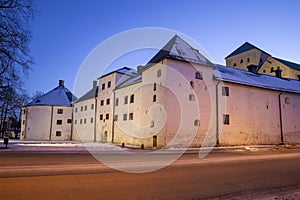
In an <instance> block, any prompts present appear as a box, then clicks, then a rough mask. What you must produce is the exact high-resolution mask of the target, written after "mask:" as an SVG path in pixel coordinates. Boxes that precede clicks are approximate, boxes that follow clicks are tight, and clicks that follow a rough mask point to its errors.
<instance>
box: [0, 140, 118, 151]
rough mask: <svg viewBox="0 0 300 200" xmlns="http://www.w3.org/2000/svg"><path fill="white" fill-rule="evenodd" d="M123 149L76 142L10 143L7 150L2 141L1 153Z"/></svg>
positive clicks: (106, 144) (110, 145)
mask: <svg viewBox="0 0 300 200" xmlns="http://www.w3.org/2000/svg"><path fill="white" fill-rule="evenodd" d="M120 149H121V147H119V146H116V145H113V144H109V143H105V144H104V143H98V142H86V143H81V142H75V141H66V142H60V141H57V142H55V141H17V140H15V141H14V140H12V141H9V144H8V148H7V149H5V144H4V143H3V141H0V151H70V152H72V151H75V152H86V151H117V150H120Z"/></svg>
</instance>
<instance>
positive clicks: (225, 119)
mask: <svg viewBox="0 0 300 200" xmlns="http://www.w3.org/2000/svg"><path fill="white" fill-rule="evenodd" d="M223 124H229V115H227V114H224V115H223Z"/></svg>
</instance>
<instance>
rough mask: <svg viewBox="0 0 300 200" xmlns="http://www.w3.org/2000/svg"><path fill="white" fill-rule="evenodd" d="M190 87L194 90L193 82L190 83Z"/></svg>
mask: <svg viewBox="0 0 300 200" xmlns="http://www.w3.org/2000/svg"><path fill="white" fill-rule="evenodd" d="M190 85H191V87H192V89H194V82H193V81H190Z"/></svg>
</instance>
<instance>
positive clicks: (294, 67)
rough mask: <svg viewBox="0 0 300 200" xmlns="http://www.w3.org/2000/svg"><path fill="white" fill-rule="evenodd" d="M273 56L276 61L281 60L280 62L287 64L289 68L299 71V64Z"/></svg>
mask: <svg viewBox="0 0 300 200" xmlns="http://www.w3.org/2000/svg"><path fill="white" fill-rule="evenodd" d="M273 58H274V59H275V60H277V61H278V62H281V63H282V64H284V65H286V66H288V67H289V68H292V69H295V70H298V71H300V65H299V64H297V63H293V62H290V61H287V60H282V59H280V58H275V57H273Z"/></svg>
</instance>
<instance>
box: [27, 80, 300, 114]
mask: <svg viewBox="0 0 300 200" xmlns="http://www.w3.org/2000/svg"><path fill="white" fill-rule="evenodd" d="M297 79H298V81H300V75H297ZM24 111H25V110H24Z"/></svg>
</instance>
